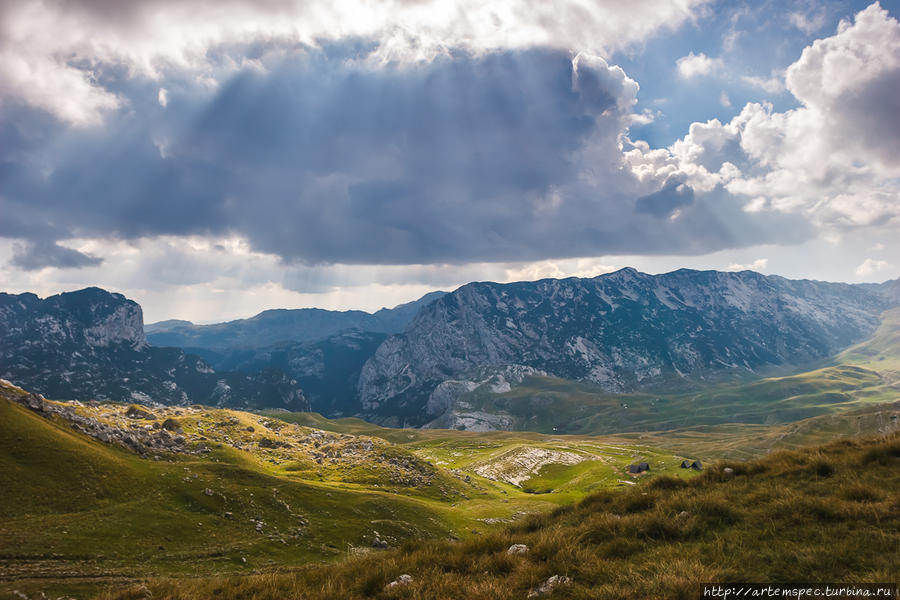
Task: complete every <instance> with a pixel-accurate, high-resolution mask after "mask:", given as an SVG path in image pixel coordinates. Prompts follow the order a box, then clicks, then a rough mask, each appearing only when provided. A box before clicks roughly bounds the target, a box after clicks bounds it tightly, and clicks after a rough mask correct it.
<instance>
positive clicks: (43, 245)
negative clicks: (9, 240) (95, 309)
mask: <svg viewBox="0 0 900 600" xmlns="http://www.w3.org/2000/svg"><path fill="white" fill-rule="evenodd" d="M11 262H12V264H13V266H16V267H18V268H20V269H22V270H24V271H37V270H39V269H43V268H44V267H56V268H59V269H78V268H81V267H95V266H97V265H99V264H100V263H102V262H103V259H102V258H99V257H97V256H91V255H89V254H84V253H83V252H79V251H78V250H73V249H72V248H66V247H64V246H60V245H59V244H55V243H53V242H30V243H27V244H24V245H23V244H15V245H14V249H13V258H12V261H11Z"/></svg>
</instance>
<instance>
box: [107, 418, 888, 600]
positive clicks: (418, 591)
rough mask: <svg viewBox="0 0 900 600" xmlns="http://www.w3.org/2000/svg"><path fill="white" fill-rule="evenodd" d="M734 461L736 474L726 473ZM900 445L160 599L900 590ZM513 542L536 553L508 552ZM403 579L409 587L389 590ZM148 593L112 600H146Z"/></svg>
mask: <svg viewBox="0 0 900 600" xmlns="http://www.w3.org/2000/svg"><path fill="white" fill-rule="evenodd" d="M726 467H727V468H728V469H729V470H728V471H726ZM898 498H900V438H898V435H897V434H893V435H891V436H887V437H880V438H874V439H867V440H863V441H853V440H844V441H841V442H837V443H832V444H829V445H826V446H823V447H815V448H806V449H803V450H795V451H786V452H780V453H776V454H773V455H770V456H768V457H765V458H763V459H760V460H755V461H751V462H749V463H745V462H732V463H721V464H718V465H716V466H714V467H711V468H708V469H707V470H706V472H704V473H703V474H702V475H701V476H699V477H697V478H695V479H693V480H691V481H689V482H684V481H681V480H677V479H672V478H657V479H655V480H648V481H646V482H642V483H640V484H638V485H636V486H633V487H629V488H628V489H626V490H623V491H621V492H610V491H604V492H601V493H599V494H596V495H593V496H589V497H588V498H586V499H585V500H584V501H583V502H581V503H580V504H578V505H577V506H574V507H568V508H564V509H560V510H559V511H556V512H554V513H553V514H544V515H540V516H534V517H531V518H529V519H526V520H525V521H524V522H522V523H517V524H514V525H511V526H510V527H509V529H507V530H505V531H503V532H495V533H492V534H489V535H485V536H477V537H473V538H471V539H468V540H464V541H462V542H456V543H452V542H427V543H423V544H417V545H415V546H409V547H405V548H402V549H400V550H398V551H396V552H390V553H385V554H378V555H370V556H367V557H360V558H357V559H351V560H350V561H348V562H346V563H342V564H337V565H330V566H327V567H324V568H314V569H304V570H300V571H296V572H292V573H283V574H279V575H274V576H266V577H250V578H242V579H237V578H231V579H226V578H215V579H195V580H158V581H151V582H149V583H148V588H149V591H150V592H151V593H152V597H153V598H154V599H155V600H187V599H193V598H206V597H212V596H213V595H214V596H215V597H217V598H221V599H222V600H239V599H243V598H304V599H308V600H315V599H319V598H322V599H325V598H328V599H331V598H343V599H348V600H353V599H357V598H359V599H361V598H372V597H374V598H417V599H422V600H425V599H431V598H434V599H445V598H460V599H462V598H492V599H497V600H504V599H510V600H511V599H520V598H526V597H528V594H529V592H530V590H534V589H535V588H537V587H538V586H540V585H541V584H542V583H543V582H546V581H547V580H548V579H549V578H550V577H552V576H554V575H556V576H564V577H566V578H569V579H570V580H569V581H567V582H566V583H565V584H563V585H562V586H561V587H560V588H558V589H557V591H556V592H555V593H554V594H551V595H547V596H546V597H554V598H592V599H598V600H604V599H610V600H612V599H616V600H623V599H631V598H633V599H641V600H643V599H646V598H697V597H700V594H701V592H700V588H699V586H700V585H702V584H703V583H710V582H721V583H730V582H747V581H752V582H758V583H773V584H777V583H787V582H796V581H802V582H807V583H817V582H823V583H824V582H832V583H833V582H842V583H852V582H870V583H871V582H894V581H896V580H897V548H898V546H900V504H898ZM513 544H524V545H525V546H527V548H528V551H527V553H524V554H517V555H511V554H509V553H508V549H509V548H510V546H512V545H513ZM401 574H408V575H410V576H411V578H412V579H411V581H410V582H409V583H408V584H406V585H404V586H399V587H394V588H387V587H386V586H388V584H389V583H390V582H391V581H394V580H396V579H397V578H398V577H399V576H400V575H401ZM137 592H138V590H137V588H132V589H129V590H126V591H114V592H110V593H108V594H105V595H103V596H101V597H102V598H103V599H104V600H111V599H115V600H126V599H131V598H134V597H135V595H134V594H135V593H137Z"/></svg>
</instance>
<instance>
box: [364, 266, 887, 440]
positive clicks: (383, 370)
mask: <svg viewBox="0 0 900 600" xmlns="http://www.w3.org/2000/svg"><path fill="white" fill-rule="evenodd" d="M894 285H895V282H894V283H892V282H886V283H885V284H881V286H880V287H877V288H865V287H861V286H858V285H853V284H843V283H828V282H818V281H811V280H790V279H786V278H784V277H780V276H774V275H773V276H765V275H761V274H759V273H756V272H753V271H743V272H722V271H695V270H690V269H679V270H677V271H672V272H670V273H664V274H660V275H648V274H645V273H641V272H639V271H637V270H635V269H633V268H625V269H621V270H619V271H616V272H613V273H609V274H605V275H600V276H598V277H595V278H590V279H582V278H567V279H544V280H540V281H536V282H515V283H507V284H498V283H493V282H474V283H470V284H466V285H464V286H462V287H460V288H458V289H457V290H455V291H454V292H452V293H450V294H447V295H445V296H443V297H442V298H440V299H438V300H436V301H434V302H433V303H431V304H429V305H428V306H427V307H424V308H423V309H422V310H421V311H420V312H419V314H418V315H417V316H416V317H415V318H414V319H413V320H412V321H411V322H410V324H409V326H408V327H407V329H406V330H405V331H404V332H403V333H402V334H399V335H394V336H391V337H389V338H388V339H387V340H385V342H384V343H383V344H382V345H381V346H380V347H379V348H378V350H377V351H376V353H375V355H374V356H373V357H372V358H370V359H369V360H368V361H367V362H366V364H365V365H364V367H363V369H362V372H361V375H360V379H359V387H358V393H359V396H360V400H361V403H362V406H363V409H364V415H365V416H370V417H374V418H376V419H377V418H381V417H384V416H387V415H392V416H393V415H401V417H402V418H403V419H405V421H403V422H405V423H409V424H412V425H421V424H422V422H421V418H422V413H423V412H424V411H422V408H423V407H425V406H426V404H427V402H428V399H429V397H430V394H432V393H433V392H434V391H435V390H436V388H437V386H438V385H439V384H441V383H442V382H447V381H469V380H470V379H469V377H468V376H467V375H468V374H469V373H472V372H473V371H476V370H479V369H481V370H483V369H484V368H488V367H491V368H498V369H502V368H506V367H507V366H509V365H521V366H523V367H527V368H533V369H538V370H541V371H544V372H546V373H548V374H551V375H554V376H557V377H562V378H566V379H574V380H581V381H590V382H593V383H596V384H599V385H601V387H603V388H605V389H606V390H607V391H610V392H628V391H635V390H639V389H653V388H654V386H656V387H660V386H662V387H671V386H682V387H684V386H685V385H688V384H689V383H690V381H691V379H698V378H699V379H702V378H705V377H708V376H717V375H720V374H722V373H724V372H733V373H754V372H755V371H756V370H758V369H760V368H765V367H768V366H780V365H799V364H805V363H809V362H813V361H816V360H820V359H824V358H826V357H827V356H830V355H832V354H834V353H836V352H837V351H840V350H842V349H844V348H846V347H848V346H850V345H851V344H853V343H855V342H858V341H861V340H862V339H864V338H866V337H868V336H870V335H871V334H872V333H874V331H875V329H876V328H877V326H878V323H879V314H880V313H881V312H882V311H883V310H885V309H887V308H889V307H891V306H892V305H893V304H894V303H895V301H894V300H893V298H892V297H891V295H890V294H889V293H887V291H888V289H889V288H890V289H893V286H894ZM882 288H884V290H882ZM445 404H446V402H445ZM429 416H433V415H429ZM417 419H418V420H417ZM390 422H391V423H394V422H395V421H390Z"/></svg>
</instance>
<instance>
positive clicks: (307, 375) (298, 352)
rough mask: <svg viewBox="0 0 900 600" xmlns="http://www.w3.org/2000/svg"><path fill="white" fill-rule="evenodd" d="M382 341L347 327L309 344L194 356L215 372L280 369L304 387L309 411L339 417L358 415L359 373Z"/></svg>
mask: <svg viewBox="0 0 900 600" xmlns="http://www.w3.org/2000/svg"><path fill="white" fill-rule="evenodd" d="M386 338H387V334H385V333H377V332H372V331H359V330H356V329H350V330H346V331H342V332H340V333H336V334H334V335H330V336H328V337H327V338H325V339H321V340H315V341H311V342H295V343H285V344H279V345H276V346H269V347H268V348H261V349H252V350H235V351H233V352H230V353H227V354H217V353H215V352H213V351H210V350H202V349H201V350H198V351H197V353H198V354H199V355H200V356H203V357H204V358H205V359H206V360H207V361H209V362H210V363H211V364H213V365H214V366H215V367H216V368H220V369H225V370H229V371H232V370H236V371H244V372H253V371H259V370H261V369H266V368H275V369H278V370H281V371H284V372H285V373H287V374H288V375H289V376H290V377H291V379H294V380H296V381H297V383H298V384H299V385H300V387H302V388H303V392H304V394H305V395H306V399H307V400H308V401H309V404H310V407H311V410H313V411H315V412H317V413H321V414H323V415H326V416H329V417H341V416H347V415H353V414H357V413H359V412H361V406H360V404H359V400H358V398H357V395H356V387H357V384H358V382H359V373H360V371H361V370H362V366H363V364H365V362H366V360H368V359H369V358H370V357H371V356H372V355H373V354H375V350H377V349H378V346H379V345H381V343H382V342H383V341H384V340H385V339H386Z"/></svg>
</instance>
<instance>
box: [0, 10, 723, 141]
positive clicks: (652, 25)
mask: <svg viewBox="0 0 900 600" xmlns="http://www.w3.org/2000/svg"><path fill="white" fill-rule="evenodd" d="M707 1H708V0H675V1H671V0H649V1H646V2H640V3H637V4H629V5H624V4H621V3H619V2H613V1H610V0H593V1H589V2H578V1H569V2H553V3H546V2H536V3H528V4H523V3H521V2H518V1H515V0H501V1H497V2H490V3H484V2H480V1H477V0H456V1H450V0H425V1H420V2H407V1H403V0H378V1H375V2H372V1H366V0H342V1H337V2H335V1H331V0H311V1H310V0H272V1H269V2H265V3H259V2H250V1H249V0H248V1H241V0H226V1H222V2H219V1H216V2H213V1H212V0H190V1H181V0H152V1H148V2H108V1H98V0H74V1H62V0H47V1H38V0H22V1H19V2H4V3H0V101H9V100H13V101H20V102H25V103H27V104H28V105H30V106H34V107H37V108H40V109H43V110H46V111H48V112H50V113H52V114H54V115H55V116H56V117H58V118H59V119H61V120H63V121H66V122H68V123H71V124H75V125H90V124H96V123H97V122H99V121H100V120H101V118H102V116H103V114H104V111H108V110H111V109H114V108H117V107H119V106H120V105H121V104H122V99H121V98H120V97H118V96H117V95H116V94H115V93H113V92H110V91H108V90H107V89H105V88H104V87H103V85H102V81H100V79H102V78H101V77H98V69H101V68H117V69H126V70H127V71H128V72H129V73H131V74H133V75H141V76H143V77H149V78H160V77H161V76H162V75H163V74H164V73H166V72H167V71H171V70H175V71H179V72H184V73H188V74H189V76H190V77H194V78H196V79H197V80H203V81H208V82H210V83H213V84H215V82H216V77H217V73H219V72H220V71H221V70H222V69H223V68H224V69H226V70H227V69H228V67H229V66H231V67H240V66H243V65H246V64H247V63H249V62H253V61H254V60H258V59H256V58H254V56H253V54H254V53H255V54H257V55H258V54H261V53H263V54H264V53H265V52H273V51H274V52H282V53H283V52H291V51H292V50H293V49H295V48H297V47H298V46H302V45H307V46H315V45H319V44H321V43H327V42H330V41H337V40H354V39H357V40H358V39H363V40H366V41H367V42H368V41H371V42H373V43H374V47H373V48H371V49H370V50H371V52H372V53H371V55H370V58H371V59H372V60H374V61H376V62H377V61H409V60H412V61H416V60H423V59H424V60H427V59H430V58H432V57H434V56H436V55H439V54H445V53H447V52H448V51H450V50H453V49H463V50H467V51H471V52H475V53H479V52H483V51H488V50H497V49H523V48H530V47H535V46H541V47H551V48H563V49H570V50H574V51H588V52H594V53H601V54H608V53H609V52H611V51H614V50H616V49H621V48H625V47H628V46H630V45H632V44H637V43H641V42H642V41H644V40H645V39H647V38H648V37H649V36H651V35H653V34H654V33H655V32H657V31H659V30H660V29H661V28H674V27H677V26H679V25H680V24H681V23H683V22H684V21H685V20H686V19H689V18H691V17H692V16H693V15H694V12H695V10H696V8H697V6H699V5H702V4H704V3H706V2H707ZM235 46H239V47H241V48H243V49H244V50H246V49H248V48H250V49H252V50H253V52H249V53H248V52H242V53H241V52H239V53H236V54H229V48H230V47H235ZM161 103H162V102H161Z"/></svg>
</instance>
